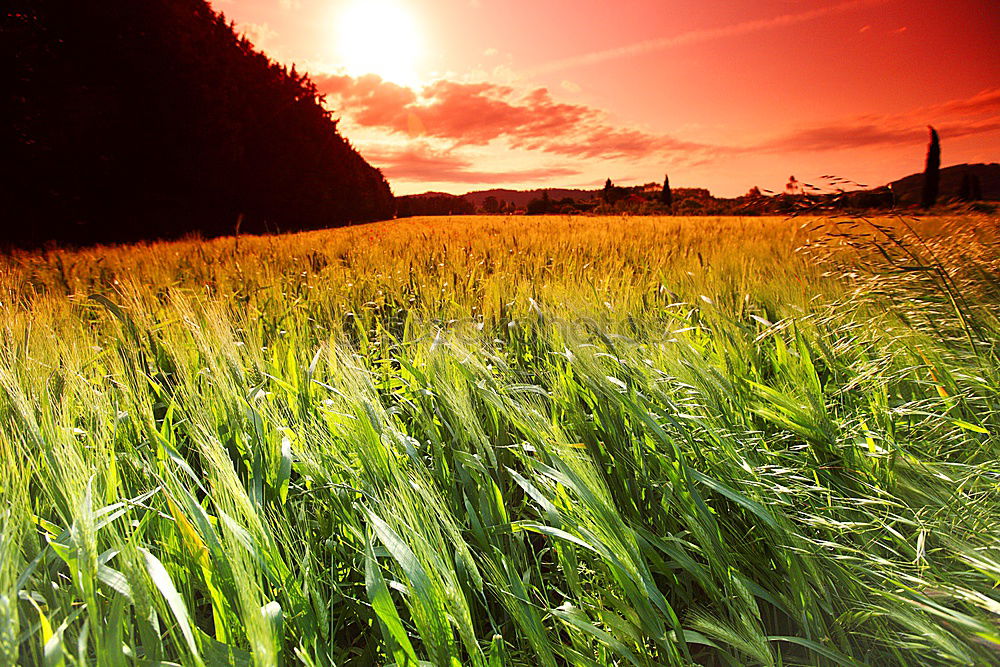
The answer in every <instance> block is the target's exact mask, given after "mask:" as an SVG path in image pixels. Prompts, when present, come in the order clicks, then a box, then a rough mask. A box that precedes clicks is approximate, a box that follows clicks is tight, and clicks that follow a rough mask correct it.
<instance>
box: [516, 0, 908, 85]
mask: <svg viewBox="0 0 1000 667" xmlns="http://www.w3.org/2000/svg"><path fill="white" fill-rule="evenodd" d="M889 1H890V0H848V1H847V2H841V3H839V4H836V5H829V6H827V7H819V8H817V9H811V10H808V11H804V12H797V13H790V14H782V15H780V16H774V17H771V18H765V19H755V20H752V21H744V22H742V23H734V24H732V25H727V26H722V27H719V28H704V29H701V30H690V31H688V32H684V33H681V34H679V35H673V36H671V37H662V38H659V39H650V40H646V41H643V42H638V43H635V44H628V45H625V46H620V47H616V48H613V49H605V50H603V51H594V52H592V53H585V54H581V55H577V56H571V57H569V58H563V59H560V60H554V61H552V62H549V63H546V64H544V65H540V66H538V67H536V68H534V69H531V70H529V71H528V72H527V74H529V75H537V74H546V73H549V72H556V71H560V70H564V69H568V68H570V67H580V66H583V65H594V64H596V63H602V62H605V61H608V60H618V59H620V58H628V57H631V56H637V55H642V54H645V53H651V52H654V51H662V50H665V49H671V48H676V47H678V46H687V45H689V44H700V43H702V42H708V41H712V40H717V39H725V38H727V37H735V36H738V35H747V34H751V33H755V32H761V31H764V30H773V29H775V28H784V27H788V26H793V25H797V24H799V23H806V22H808V21H815V20H816V19H820V18H823V17H825V16H830V15H833V14H841V13H844V12H849V11H851V10H854V9H860V8H862V7H868V6H872V5H880V4H884V3H886V2H889Z"/></svg>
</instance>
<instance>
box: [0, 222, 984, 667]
mask: <svg viewBox="0 0 1000 667" xmlns="http://www.w3.org/2000/svg"><path fill="white" fill-rule="evenodd" d="M802 222H803V221H789V220H783V219H776V218H748V219H735V218H722V219H695V218H692V219H678V218H664V219H648V218H624V219H618V218H614V219H610V218H573V219H570V218H541V219H538V218H532V219H526V218H511V219H504V218H499V217H498V218H456V219H411V220H406V221H392V222H387V223H380V224H375V225H365V226H359V227H352V228H346V229H339V230H332V231H329V232H313V233H307V234H298V235H292V236H282V237H260V238H255V237H240V238H239V239H233V238H228V239H218V240H214V241H207V242H200V241H190V242H188V241H182V242H177V243H169V244H154V245H149V246H141V247H128V248H102V249H92V250H82V251H49V252H39V253H33V254H17V255H14V256H11V257H9V258H7V259H5V260H2V264H0V271H2V275H0V302H2V305H0V310H2V311H3V312H2V317H3V323H2V324H0V327H2V332H3V335H2V339H0V420H2V422H0V456H2V462H0V463H2V465H0V497H2V500H3V503H2V507H0V517H3V520H2V521H0V663H2V664H7V663H10V662H18V661H20V662H22V663H26V664H59V661H63V664H79V665H83V664H95V663H97V664H102V665H103V664H107V665H132V664H143V665H145V664H157V663H171V662H172V663H179V664H184V665H188V664H205V665H217V664H259V665H277V664H307V665H334V664H335V665H345V664H350V665H381V664H393V663H395V664H401V665H404V664H419V663H421V662H425V663H426V664H433V665H459V664H461V665H466V664H469V665H490V666H492V665H524V664H530V665H546V666H547V665H567V664H572V665H608V664H620V665H660V664H677V665H681V664H691V663H696V664H704V665H747V664H767V665H771V664H785V665H789V664H817V665H819V664H822V665H827V664H830V665H832V664H840V665H853V664H873V665H913V664H991V663H994V662H996V661H997V660H998V659H1000V594H998V593H997V586H998V585H1000V532H998V530H997V525H1000V522H998V518H1000V512H998V509H1000V486H998V485H1000V463H998V461H1000V440H998V436H997V434H998V432H1000V430H998V429H1000V396H998V388H1000V373H998V371H1000V364H998V361H997V356H996V344H997V340H998V333H1000V323H998V321H997V312H998V309H997V303H998V292H997V286H998V284H1000V280H998V277H1000V273H998V253H997V252H996V250H997V244H996V232H997V226H996V221H995V220H991V219H973V218H966V219H951V220H945V219H938V220H931V221H924V222H920V223H913V225H914V228H913V229H912V230H910V229H906V228H905V226H903V225H902V223H901V222H900V221H893V220H883V221H875V223H876V224H877V225H885V230H886V231H879V229H878V228H877V227H872V226H870V225H869V224H868V223H866V222H863V221H856V227H853V228H848V227H845V226H835V225H833V224H831V223H829V222H828V221H826V222H824V223H823V224H824V225H825V228H824V229H822V230H821V229H816V224H814V223H815V222H817V221H807V222H806V224H805V225H803V224H802ZM830 231H833V232H834V233H835V234H844V235H842V236H830V235H829V234H828V233H827V232H830ZM887 233H888V234H889V235H890V236H886V234H887ZM914 233H916V234H919V238H918V237H917V236H914ZM864 234H868V236H867V237H866V236H864ZM887 239H889V240H887ZM848 242H849V243H851V244H853V246H854V247H851V246H849V245H846V244H847V243H848ZM894 244H895V245H894ZM896 246H899V247H903V248H908V249H909V251H910V253H911V254H912V256H905V257H904V259H905V262H903V263H900V262H897V261H896V260H897V256H902V255H905V253H902V251H899V250H898V248H897V250H895V251H894V250H893V248H894V247H896ZM879 248H883V249H884V248H888V251H886V253H883V252H882V251H880V250H879ZM901 253H902V255H901ZM894 263H895V264H896V266H894V265H893V264H894ZM94 295H97V296H94Z"/></svg>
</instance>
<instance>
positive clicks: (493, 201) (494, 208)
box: [483, 195, 500, 215]
mask: <svg viewBox="0 0 1000 667" xmlns="http://www.w3.org/2000/svg"><path fill="white" fill-rule="evenodd" d="M483 212H484V213H488V214H489V215H496V214H497V213H499V212H500V202H499V201H497V198H496V197H494V196H493V195H490V196H489V197H487V198H486V199H484V200H483Z"/></svg>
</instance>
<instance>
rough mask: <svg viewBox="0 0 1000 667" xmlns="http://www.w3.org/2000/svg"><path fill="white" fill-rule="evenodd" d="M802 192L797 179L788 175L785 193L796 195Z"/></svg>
mask: <svg viewBox="0 0 1000 667" xmlns="http://www.w3.org/2000/svg"><path fill="white" fill-rule="evenodd" d="M801 193H802V187H801V186H800V185H799V180H798V179H797V178H795V176H789V177H788V182H787V183H785V194H789V195H797V194H801Z"/></svg>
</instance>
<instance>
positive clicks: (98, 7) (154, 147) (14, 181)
mask: <svg viewBox="0 0 1000 667" xmlns="http://www.w3.org/2000/svg"><path fill="white" fill-rule="evenodd" d="M0 62H3V63H4V65H3V66H2V67H0V201H2V202H3V208H4V218H5V220H6V221H7V224H5V225H3V227H2V228H0V241H14V242H26V243H40V242H44V241H47V240H57V241H68V242H80V243H89V242H98V241H111V242H115V241H132V240H137V239H151V238H164V237H176V236H181V235H183V234H187V233H191V232H198V233H201V234H204V235H206V236H211V235H217V234H226V233H230V234H231V233H232V232H233V231H234V228H235V226H236V224H237V220H242V223H241V226H240V230H241V231H242V232H246V233H253V232H264V231H269V230H270V231H278V230H280V231H294V230H300V229H314V228H319V227H330V226H336V225H341V224H348V223H352V222H362V221H369V220H378V219H386V218H391V217H392V213H393V210H394V202H393V197H392V193H391V191H390V190H389V185H388V183H387V182H386V180H385V178H383V176H382V174H381V172H379V171H378V170H377V169H374V168H373V167H372V166H371V165H369V164H368V163H367V162H366V161H365V160H364V158H362V157H361V156H360V155H359V154H358V153H357V151H355V150H354V148H352V147H351V145H350V144H349V143H348V142H347V140H346V139H344V137H342V136H341V135H340V133H339V132H338V130H337V122H336V121H335V120H334V119H333V118H332V117H331V114H330V112H329V111H328V110H326V109H325V108H324V107H323V105H322V99H321V97H320V95H319V93H318V91H317V89H316V86H315V85H314V84H313V82H312V81H310V80H309V78H308V77H307V76H305V75H303V74H301V73H299V72H296V71H295V69H294V68H291V69H288V68H286V67H284V66H282V65H280V64H278V63H276V62H273V61H271V60H270V59H269V58H268V57H267V56H265V55H264V54H263V53H261V52H259V51H257V50H256V49H255V48H254V46H253V44H251V43H250V42H249V41H248V40H247V39H246V38H244V37H241V36H240V35H238V34H237V33H236V32H235V30H234V28H233V25H232V24H231V23H229V22H228V21H227V20H226V19H225V17H223V16H222V15H221V14H218V13H216V12H215V11H213V10H212V8H211V6H210V5H209V4H208V3H207V2H206V1H205V0H142V1H141V2H137V1H136V0H101V1H100V2H79V1H77V2H66V1H65V0H12V6H10V7H8V8H7V9H5V10H4V11H3V12H0Z"/></svg>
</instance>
